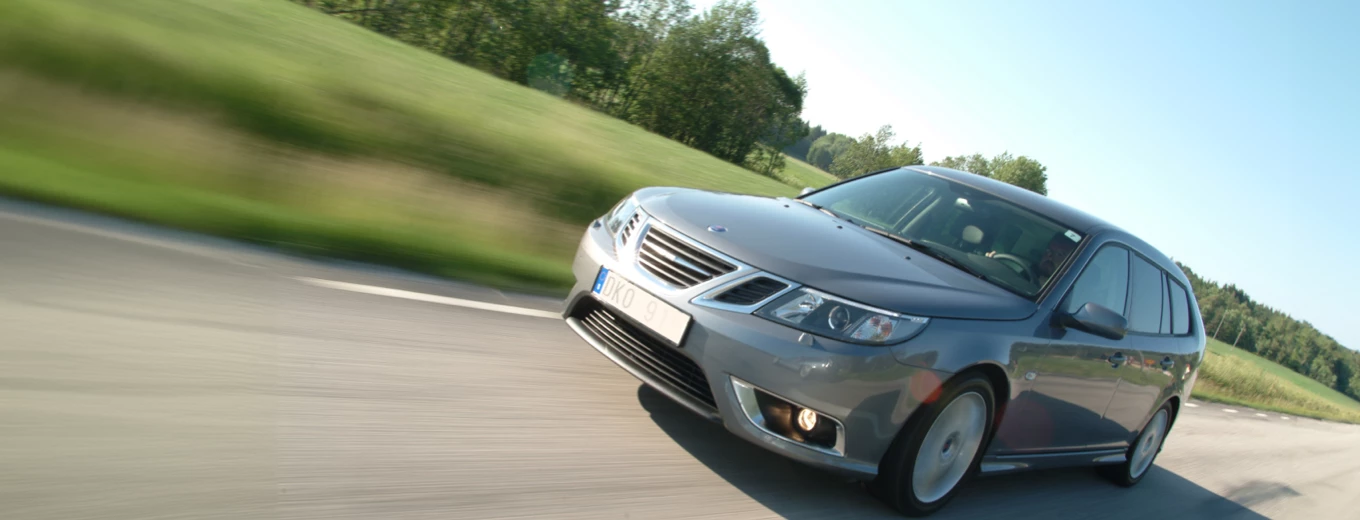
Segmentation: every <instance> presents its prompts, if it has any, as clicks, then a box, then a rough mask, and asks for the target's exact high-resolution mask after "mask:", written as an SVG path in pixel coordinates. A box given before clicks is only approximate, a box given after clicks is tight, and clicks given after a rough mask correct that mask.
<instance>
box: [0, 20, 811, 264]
mask: <svg viewBox="0 0 1360 520" xmlns="http://www.w3.org/2000/svg"><path fill="white" fill-rule="evenodd" d="M790 163H793V161H790ZM789 177H790V178H795V177H796V178H805V177H809V175H807V172H802V173H794V174H791V175H789ZM814 180H817V179H816V178H814ZM830 180H831V179H830V177H829V176H828V177H825V181H826V182H830ZM809 182H812V181H809ZM649 185H678V186H690V187H702V188H708V189H717V190H724V191H733V192H743V193H754V194H762V195H791V194H794V193H796V192H797V190H798V188H800V187H801V185H797V184H796V183H794V184H793V185H790V184H785V183H781V182H779V181H777V180H775V179H770V178H766V177H761V176H759V175H755V174H753V173H751V172H749V171H747V170H744V169H742V168H739V167H737V166H735V165H732V164H729V163H726V162H723V161H720V160H718V159H715V158H713V157H711V156H709V155H707V154H704V153H701V152H698V151H695V150H693V149H690V148H687V147H685V146H682V145H680V144H677V143H675V142H673V141H670V140H667V139H664V138H661V137H658V136H656V135H654V134H651V133H648V132H646V131H643V130H641V129H639V128H637V127H634V126H632V125H629V124H627V123H624V122H622V121H619V120H616V119H613V118H610V117H607V116H604V115H602V114H598V113H596V112H593V111H591V110H589V109H586V108H582V107H579V106H576V105H574V104H572V103H569V102H565V101H563V100H560V99H556V98H554V97H552V96H549V95H547V94H544V93H540V92H538V91H534V90H531V89H528V88H525V87H522V86H519V85H516V84H513V83H510V82H506V81H502V80H500V79H497V78H495V77H492V76H489V75H487V74H484V73H482V72H479V71H477V70H474V69H471V68H468V67H465V66H462V65H459V64H457V63H453V62H451V61H448V60H445V59H442V58H440V57H437V56H434V55H432V54H429V53H426V52H423V51H420V50H417V49H414V48H411V47H408V46H405V45H402V44H399V43H397V42H394V41H392V40H389V39H387V38H384V37H381V36H379V35H376V34H373V33H371V32H368V31H366V30H363V29H360V28H358V27H354V26H352V25H350V24H348V23H345V22H344V21H341V20H338V19H335V18H332V17H328V16H325V15H323V14H320V13H318V12H315V11H312V10H308V9H305V8H303V7H301V6H298V5H295V4H291V3H288V2H285V1H283V0H239V1H233V2H218V1H215V0H182V1H175V2H108V1H103V0H72V1H64V2H49V1H45V0H14V1H10V2H4V3H3V4H0V194H8V195H12V196H19V197H24V198H30V199H36V200H42V201H47V202H52V203H58V204H64V205H69V206H76V207H82V208H86V209H91V210H95V211H100V212H105V213H110V214H115V215H120V216H124V217H130V218H134V219H138V220H143V221H148V222H154V223H159V224H165V225H170V226H174V227H179V228H184V229H189V230H194V231H201V232H206V233H212V234H216V235H222V236H227V237H232V238H238V239H244V240H248V241H252V242H257V243H263V244H269V245H273V246H277V247H281V248H286V249H289V250H292V251H296V252H303V253H309V254H317V255H322V256H329V257H337V258H346V259H355V260H362V261H371V262H378V263H385V264H390V265H396V266H400V267H406V268H411V269H416V270H421V271H425V272H430V273H434V274H439V275H445V276H451V277H457V278H463V279H470V280H474V281H479V282H483V283H490V284H494V285H500V286H509V287H518V288H547V289H553V288H560V287H563V286H565V284H567V283H568V282H569V276H570V273H569V265H568V263H569V261H570V259H571V255H572V251H573V249H574V246H575V244H576V241H577V239H578V238H579V236H580V230H581V229H582V226H583V225H584V224H585V223H587V222H588V221H589V220H590V219H591V218H593V217H594V216H596V215H598V214H599V213H601V212H603V211H604V210H605V209H607V208H608V207H609V206H610V205H611V204H613V203H614V202H615V201H617V200H618V198H619V197H621V196H622V195H623V194H624V193H627V192H628V191H630V190H632V189H635V188H638V187H642V186H649Z"/></svg>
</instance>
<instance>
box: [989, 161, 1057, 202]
mask: <svg viewBox="0 0 1360 520" xmlns="http://www.w3.org/2000/svg"><path fill="white" fill-rule="evenodd" d="M991 166H992V178H993V179H996V180H998V181H1001V182H1004V183H1007V184H1012V185H1015V186H1019V187H1021V188H1024V189H1027V190H1029V191H1032V192H1034V193H1038V194H1040V195H1048V175H1046V174H1045V173H1044V172H1046V171H1048V167H1046V166H1044V165H1042V164H1039V161H1036V160H1034V159H1030V158H1029V157H1025V156H1023V155H1022V156H1020V157H1011V154H1010V153H1003V154H1001V155H998V156H996V157H994V158H992V160H991Z"/></svg>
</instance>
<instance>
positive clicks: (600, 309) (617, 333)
mask: <svg viewBox="0 0 1360 520" xmlns="http://www.w3.org/2000/svg"><path fill="white" fill-rule="evenodd" d="M571 316H572V317H574V318H576V319H577V320H580V322H581V325H582V326H584V327H585V329H586V330H587V331H589V332H590V334H591V335H593V336H595V339H598V340H599V341H600V342H601V343H604V344H605V346H607V347H608V348H609V350H611V351H613V352H614V353H615V354H618V355H620V356H622V357H623V358H625V359H627V360H629V361H631V362H632V364H633V365H634V366H636V367H637V368H640V369H642V370H643V371H645V372H647V373H650V374H651V375H652V376H653V377H655V378H657V379H660V380H662V381H665V382H666V383H669V384H670V385H671V386H672V387H674V388H675V389H677V390H679V391H681V392H684V393H685V394H687V395H689V396H691V397H694V398H695V399H697V400H698V401H699V402H702V403H704V404H706V405H708V406H711V407H713V408H715V409H716V408H717V406H718V405H717V403H716V402H715V401H714V400H713V390H712V389H711V388H709V386H708V378H707V377H704V372H703V370H702V369H700V368H699V365H698V364H697V363H695V362H694V360H692V359H690V358H689V357H687V356H685V355H684V354H681V353H680V351H679V350H677V349H676V348H675V347H671V346H670V345H667V344H665V343H663V342H662V341H661V340H659V339H656V338H653V337H652V336H651V335H650V334H647V333H646V332H644V331H643V330H641V329H639V328H638V327H637V326H635V325H633V324H632V323H631V322H629V321H628V320H627V319H625V318H623V317H620V316H617V315H615V314H614V313H613V312H610V311H609V309H606V308H605V307H604V305H602V304H600V302H598V301H596V300H595V299H593V298H583V299H582V300H581V303H579V304H577V306H576V308H575V309H573V310H572V313H571Z"/></svg>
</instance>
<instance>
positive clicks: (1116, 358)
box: [1110, 352, 1128, 368]
mask: <svg viewBox="0 0 1360 520" xmlns="http://www.w3.org/2000/svg"><path fill="white" fill-rule="evenodd" d="M1125 361H1128V358H1126V357H1124V353H1123V352H1115V353H1114V355H1113V356H1110V368H1119V365H1122V364H1124V362H1125Z"/></svg>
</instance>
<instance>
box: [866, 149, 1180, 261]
mask: <svg viewBox="0 0 1360 520" xmlns="http://www.w3.org/2000/svg"><path fill="white" fill-rule="evenodd" d="M905 168H906V169H909V170H914V171H917V172H921V173H925V174H927V175H935V176H938V177H943V178H946V179H949V180H951V181H955V182H958V183H959V184H963V185H965V186H968V187H970V188H975V189H978V190H981V191H983V192H986V193H988V194H990V195H993V196H996V197H998V198H1001V199H1003V200H1005V201H1007V202H1010V203H1012V204H1015V205H1016V206H1019V207H1021V208H1024V209H1027V210H1029V211H1033V212H1035V213H1038V214H1040V215H1043V216H1045V217H1048V218H1050V219H1053V220H1054V221H1057V222H1059V223H1062V224H1063V225H1065V226H1068V227H1070V228H1072V229H1073V230H1076V231H1080V232H1082V233H1085V234H1087V235H1102V236H1103V237H1104V238H1106V239H1112V240H1117V241H1119V242H1123V243H1125V244H1127V245H1129V246H1132V247H1133V248H1134V249H1136V250H1138V252H1139V253H1142V254H1143V256H1145V257H1147V258H1148V259H1150V260H1152V261H1153V262H1154V263H1157V264H1159V265H1160V266H1161V268H1162V269H1163V270H1166V271H1167V272H1169V273H1172V276H1174V277H1175V278H1177V279H1178V280H1179V281H1180V282H1181V285H1185V286H1187V287H1188V286H1189V283H1190V282H1189V279H1188V278H1186V276H1185V274H1184V273H1182V272H1181V270H1180V268H1179V267H1178V266H1176V263H1175V262H1174V261H1173V260H1172V259H1171V258H1170V257H1168V256H1166V255H1165V254H1163V253H1162V252H1161V251H1159V250H1158V249H1157V248H1155V247H1152V245H1151V244H1148V243H1147V242H1146V241H1144V240H1142V239H1140V238H1138V237H1137V236H1135V235H1134V234H1133V233H1129V232H1128V231H1125V230H1123V229H1121V228H1120V227H1119V226H1116V225H1114V224H1111V223H1109V222H1107V221H1105V220H1103V219H1101V218H1100V217H1097V216H1095V215H1092V214H1090V213H1087V212H1085V211H1082V210H1079V209H1077V208H1074V207H1072V206H1068V205H1066V204H1063V203H1061V202H1058V201H1056V200H1053V199H1050V198H1048V197H1046V196H1044V195H1040V194H1038V193H1034V192H1032V191H1029V190H1027V189H1024V188H1021V187H1018V186H1014V185H1011V184H1007V183H1004V182H1001V181H998V180H996V179H992V178H989V177H983V176H981V175H977V174H974V173H968V172H965V171H959V170H955V169H952V168H943V167H940V166H906V167H905ZM887 171H892V170H887Z"/></svg>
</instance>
